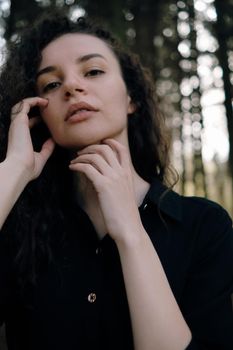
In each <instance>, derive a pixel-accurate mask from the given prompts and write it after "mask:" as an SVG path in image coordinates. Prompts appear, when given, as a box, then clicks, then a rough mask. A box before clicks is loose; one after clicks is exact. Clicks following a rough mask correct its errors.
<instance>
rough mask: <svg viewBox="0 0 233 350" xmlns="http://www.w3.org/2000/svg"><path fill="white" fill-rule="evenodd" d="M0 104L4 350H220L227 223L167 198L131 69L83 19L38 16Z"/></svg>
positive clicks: (7, 72)
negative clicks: (74, 21) (0, 109)
mask: <svg viewBox="0 0 233 350" xmlns="http://www.w3.org/2000/svg"><path fill="white" fill-rule="evenodd" d="M1 101H2V112H1V129H2V130H1V135H3V136H5V137H3V136H2V145H1V146H2V147H1V157H2V163H1V164H0V166H1V167H0V176H1V185H0V186H1V187H0V188H1V204H0V205H1V207H0V208H1V210H0V215H1V216H0V222H1V226H2V232H1V237H0V240H1V241H0V243H1V244H0V259H1V262H0V279H1V287H0V305H1V307H0V319H1V322H2V323H3V322H4V321H5V323H6V330H7V339H8V347H9V350H11V349H17V350H18V349H24V350H25V349H33V350H35V349H63V348H67V349H93V348H94V349H137V350H149V349H159V350H164V349H172V350H176V349H177V350H178V349H182V350H183V349H222V350H224V349H232V346H233V335H232V334H233V332H232V330H233V316H232V306H231V299H230V298H231V293H232V290H233V278H232V277H233V270H232V266H233V264H232V262H233V234H232V224H231V220H230V218H229V216H228V215H227V213H226V212H225V211H224V210H223V209H222V208H221V207H219V206H218V205H217V204H214V203H212V202H210V201H207V200H204V199H200V198H185V197H181V196H179V195H177V194H176V193H174V192H173V191H171V190H168V188H167V185H168V183H167V175H168V169H169V167H168V166H169V160H168V143H167V141H166V137H165V132H164V127H163V121H162V119H161V116H160V115H159V113H158V112H157V110H156V107H155V106H156V102H155V101H154V97H153V89H152V88H151V85H150V82H149V78H148V77H147V73H146V72H145V71H144V70H143V69H142V67H141V65H140V63H139V62H138V61H137V59H135V58H134V57H133V56H131V55H130V54H128V53H126V52H125V51H123V50H122V49H121V48H120V47H119V45H118V44H117V42H116V41H115V40H114V39H113V38H112V37H111V36H110V34H109V33H107V32H105V31H104V30H102V29H100V28H97V27H94V26H91V25H90V24H88V23H87V22H86V21H85V20H84V19H80V20H78V22H77V23H73V22H71V21H70V20H68V19H67V18H65V17H62V16H58V15H55V16H53V17H48V18H46V19H42V20H41V21H40V22H39V23H37V24H36V25H35V26H34V27H33V28H32V29H30V30H28V31H27V32H26V33H24V34H23V35H22V37H21V39H20V40H17V42H16V43H14V44H13V45H12V48H11V49H10V52H9V55H8V58H7V61H6V64H5V67H4V69H3V72H2V76H1ZM19 101H20V102H19ZM12 106H13V107H12ZM11 108H12V109H11ZM10 116H11V119H10ZM30 129H31V133H30ZM8 130H9V131H8ZM6 135H8V137H7V136H6ZM48 135H50V136H48ZM55 144H56V146H55Z"/></svg>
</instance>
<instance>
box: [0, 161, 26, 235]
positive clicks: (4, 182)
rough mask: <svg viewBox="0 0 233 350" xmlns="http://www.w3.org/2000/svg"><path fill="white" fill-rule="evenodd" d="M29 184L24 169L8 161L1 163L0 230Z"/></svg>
mask: <svg viewBox="0 0 233 350" xmlns="http://www.w3.org/2000/svg"><path fill="white" fill-rule="evenodd" d="M27 183H28V181H27V177H26V173H25V171H24V170H23V168H21V167H17V166H16V165H15V164H14V163H13V162H11V161H10V160H8V159H6V160H5V161H4V162H2V163H0V229H1V227H2V226H3V224H4V222H5V220H6V218H7V216H8V215H9V213H10V211H11V209H12V208H13V206H14V204H15V202H16V201H17V199H18V197H19V196H20V194H21V192H22V191H23V189H24V188H25V186H26V184H27Z"/></svg>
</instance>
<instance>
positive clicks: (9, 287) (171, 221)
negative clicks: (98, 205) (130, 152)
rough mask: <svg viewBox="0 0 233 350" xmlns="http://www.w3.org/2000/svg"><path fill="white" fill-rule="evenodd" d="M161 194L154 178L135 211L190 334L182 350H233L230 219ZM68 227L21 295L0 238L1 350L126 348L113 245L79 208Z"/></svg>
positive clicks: (125, 315)
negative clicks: (3, 342) (3, 335)
mask: <svg viewBox="0 0 233 350" xmlns="http://www.w3.org/2000/svg"><path fill="white" fill-rule="evenodd" d="M164 190H165V187H164V186H163V185H161V184H160V183H159V182H158V181H157V180H155V181H154V182H153V183H152V185H151V187H150V190H149V191H148V193H147V195H146V197H145V199H144V201H143V203H142V205H141V206H140V208H139V211H140V215H141V219H142V223H143V225H144V227H145V230H146V231H147V233H148V235H149V237H150V239H151V241H152V243H153V245H154V247H155V249H156V251H157V253H158V255H159V257H160V260H161V263H162V265H163V268H164V270H165V273H166V275H167V278H168V281H169V283H170V286H171V289H172V291H173V293H174V295H175V298H176V300H177V302H178V304H179V307H180V309H181V311H182V313H183V315H184V318H185V319H186V322H187V323H188V325H189V327H190V329H191V332H192V335H193V339H192V341H191V344H190V345H189V346H188V348H187V349H188V350H202V349H203V350H204V349H207V350H215V349H216V350H232V349H233V311H232V293H233V230H232V222H231V219H230V217H229V215H228V214H227V213H226V211H225V210H224V209H223V208H221V207H220V206H219V205H218V204H216V203H213V202H211V201H208V200H206V199H201V198H197V197H183V196H180V195H178V194H176V193H175V192H173V191H168V192H167V193H166V194H165V195H164ZM162 194H163V195H162ZM72 220H73V221H72V223H71V224H70V230H69V235H68V236H67V238H66V244H65V246H63V247H62V249H61V250H60V251H59V252H58V254H57V258H56V260H55V261H54V263H51V264H50V265H49V267H48V268H47V269H45V270H43V271H41V273H40V275H39V278H38V283H37V286H36V288H34V289H33V290H30V291H25V294H24V295H23V296H22V295H20V294H19V293H18V292H17V288H15V280H14V274H13V273H12V268H11V266H12V257H11V254H10V248H9V247H8V246H7V243H6V241H5V237H3V235H1V236H0V324H1V323H3V322H5V324H6V333H7V340H8V348H9V350H39V349H40V350H53V349H54V350H64V349H67V350H79V349H82V350H89V349H95V350H97V349H99V350H120V349H126V350H132V349H133V339H132V330H131V324H130V315H129V309H128V304H127V298H126V292H125V287H124V282H123V275H122V270H121V264H120V259H119V254H118V251H117V247H116V245H115V243H114V241H113V240H112V239H111V237H110V236H109V235H106V236H105V237H104V238H103V239H102V240H99V239H98V237H97V234H96V232H95V229H94V227H93V225H92V223H91V221H90V220H89V218H88V216H87V215H86V214H85V213H84V212H83V211H82V210H81V209H80V208H78V207H77V209H76V212H75V215H73V218H72ZM168 336H169V334H168ZM158 350H159V349H158Z"/></svg>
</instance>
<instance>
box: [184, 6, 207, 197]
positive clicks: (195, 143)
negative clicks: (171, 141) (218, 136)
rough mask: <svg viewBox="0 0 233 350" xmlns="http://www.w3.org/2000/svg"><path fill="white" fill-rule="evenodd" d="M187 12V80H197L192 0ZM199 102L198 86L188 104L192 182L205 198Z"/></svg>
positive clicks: (201, 120)
mask: <svg viewBox="0 0 233 350" xmlns="http://www.w3.org/2000/svg"><path fill="white" fill-rule="evenodd" d="M187 10H188V12H189V24H190V28H191V30H190V35H189V40H190V44H191V46H190V49H191V51H190V52H191V55H190V57H189V59H190V60H191V62H190V63H191V66H192V71H191V72H190V74H189V78H191V76H195V77H197V78H198V73H197V58H198V55H199V52H198V49H197V46H196V41H197V33H196V29H195V10H194V0H188V1H187ZM200 100H201V91H200V86H199V85H197V87H194V88H193V92H192V93H191V95H190V103H191V109H190V112H191V118H192V147H193V182H194V185H195V194H196V195H201V196H203V195H204V196H207V189H206V179H205V169H204V166H203V159H202V138H201V132H202V129H203V117H202V108H201V104H200ZM196 115H198V116H199V118H198V119H199V120H198V121H197V120H196V117H195V116H196ZM194 123H199V124H200V131H199V132H194V130H195V128H194Z"/></svg>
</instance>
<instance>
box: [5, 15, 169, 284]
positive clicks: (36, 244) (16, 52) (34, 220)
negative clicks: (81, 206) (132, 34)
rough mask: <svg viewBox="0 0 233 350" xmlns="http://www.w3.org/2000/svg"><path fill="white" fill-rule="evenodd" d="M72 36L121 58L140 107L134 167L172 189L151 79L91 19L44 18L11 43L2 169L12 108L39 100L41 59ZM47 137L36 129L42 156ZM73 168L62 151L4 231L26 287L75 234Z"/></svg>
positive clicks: (132, 122) (131, 120) (133, 135)
mask: <svg viewBox="0 0 233 350" xmlns="http://www.w3.org/2000/svg"><path fill="white" fill-rule="evenodd" d="M66 33H85V34H90V35H94V36H96V37H98V38H100V39H101V40H103V41H104V42H105V43H106V44H107V45H108V46H109V47H110V49H111V50H112V52H113V53H114V54H115V57H116V58H117V60H118V62H119V64H120V67H121V71H122V76H123V79H124V81H125V84H126V87H127V90H128V93H129V95H130V97H131V100H132V103H133V104H134V106H135V112H134V113H133V114H131V115H129V117H128V136H129V145H130V152H131V157H132V161H133V164H134V167H135V169H136V171H137V172H138V174H139V175H140V176H141V177H142V178H143V179H145V180H146V181H148V182H151V181H152V179H153V178H154V177H157V178H158V179H159V180H160V181H161V182H164V183H165V184H168V185H169V182H168V173H169V142H168V137H167V133H166V130H165V122H164V118H163V116H162V114H161V113H160V112H159V109H158V106H157V101H156V98H155V92H154V87H153V83H152V79H151V77H150V75H149V73H148V71H146V70H145V69H144V68H143V67H142V65H141V64H140V62H139V59H138V57H137V56H136V55H132V54H130V53H128V52H127V51H126V50H124V49H123V48H122V47H121V46H120V44H119V43H118V41H117V40H116V39H115V38H113V37H112V36H111V34H110V33H109V32H108V31H106V30H105V29H103V28H102V27H99V26H97V25H94V24H91V23H89V22H88V21H87V20H86V19H85V18H80V19H78V20H77V21H76V22H73V21H71V20H70V19H68V17H65V16H63V15H61V14H53V15H52V16H51V15H49V16H45V17H44V18H41V19H40V20H39V21H38V22H37V23H35V24H34V26H33V27H32V28H31V29H29V30H28V29H27V30H26V31H25V32H23V33H22V34H21V35H20V36H18V37H17V39H16V40H15V41H14V42H11V43H9V47H8V55H7V59H6V62H5V64H4V66H3V67H2V70H1V77H0V103H1V111H0V134H1V141H0V161H3V160H4V158H5V155H6V150H7V135H8V130H9V124H10V113H11V108H12V106H13V105H14V104H15V103H17V102H18V101H19V100H21V99H23V98H25V97H29V96H35V95H36V91H35V80H36V72H37V69H38V66H39V64H40V61H41V51H42V50H43V48H44V47H45V46H46V45H47V44H49V43H50V42H51V41H52V40H54V39H56V38H58V37H59V36H61V35H63V34H66ZM34 129H35V130H34ZM47 137H48V131H47V130H46V127H45V126H43V125H42V126H38V127H35V128H33V131H32V139H33V144H34V147H35V149H40V146H41V144H42V142H43V141H44V140H45V139H46V138H47ZM68 163H69V157H68V154H67V151H66V150H64V149H61V148H60V147H58V146H57V147H56V149H55V151H54V153H53V155H52V156H51V157H50V159H49V160H48V162H47V164H46V166H45V167H44V169H43V171H42V174H41V175H40V176H39V178H38V179H36V180H34V181H33V182H31V183H29V184H28V185H27V187H26V188H25V190H24V192H23V193H22V194H21V196H20V198H19V200H18V201H17V203H16V205H15V207H14V208H13V210H12V212H11V213H10V215H9V217H8V219H7V221H6V223H5V225H4V227H3V230H5V231H7V232H6V234H8V236H9V240H10V241H11V246H12V254H14V257H15V270H16V274H17V276H18V281H19V284H20V286H21V287H23V286H24V285H25V284H27V283H32V284H34V283H35V281H36V276H37V272H38V270H39V269H40V268H41V266H43V264H44V263H47V262H48V260H49V261H50V260H51V259H52V256H53V252H54V251H56V249H57V247H59V246H60V245H61V242H63V241H64V237H65V234H66V231H68V230H69V229H68V224H67V222H68V221H69V220H68V219H67V217H69V213H70V212H72V210H71V207H72V206H73V201H72V200H71V198H72V178H71V175H70V172H69V170H68ZM69 219H70V218H69Z"/></svg>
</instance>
